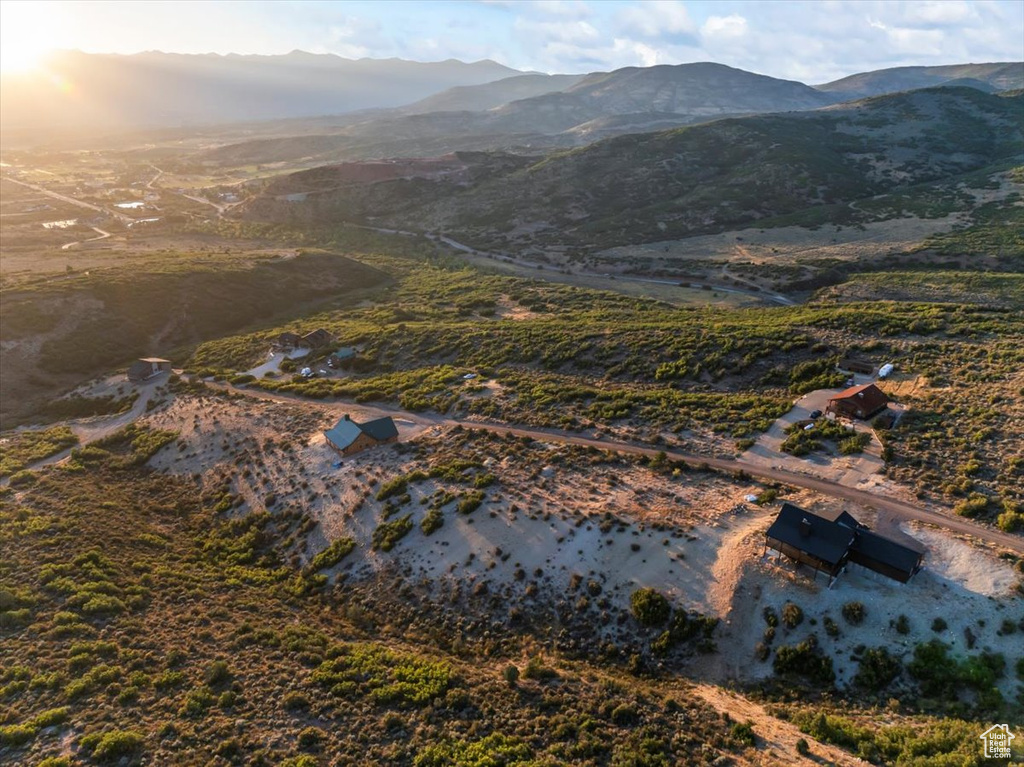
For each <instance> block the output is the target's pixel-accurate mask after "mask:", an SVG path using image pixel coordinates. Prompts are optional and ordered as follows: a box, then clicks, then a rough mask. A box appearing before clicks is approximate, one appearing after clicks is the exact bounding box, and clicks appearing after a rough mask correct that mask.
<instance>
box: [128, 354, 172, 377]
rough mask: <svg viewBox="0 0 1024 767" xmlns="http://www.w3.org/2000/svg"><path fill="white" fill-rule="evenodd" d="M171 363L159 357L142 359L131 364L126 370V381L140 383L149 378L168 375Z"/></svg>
mask: <svg viewBox="0 0 1024 767" xmlns="http://www.w3.org/2000/svg"><path fill="white" fill-rule="evenodd" d="M170 370H171V361H170V360H165V359H161V358H160V357H143V358H141V359H139V360H136V361H135V362H133V363H132V364H131V365H130V366H129V368H128V380H129V381H131V382H132V383H142V382H143V381H148V380H149V379H150V378H153V377H155V376H158V375H160V374H161V373H169V372H170Z"/></svg>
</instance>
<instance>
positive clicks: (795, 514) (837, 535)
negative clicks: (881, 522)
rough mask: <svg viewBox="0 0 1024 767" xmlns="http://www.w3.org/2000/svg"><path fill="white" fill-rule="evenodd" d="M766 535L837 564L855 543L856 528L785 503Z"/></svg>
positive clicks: (824, 560)
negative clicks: (854, 529)
mask: <svg viewBox="0 0 1024 767" xmlns="http://www.w3.org/2000/svg"><path fill="white" fill-rule="evenodd" d="M767 535H768V537H769V538H774V539H776V540H778V541H781V542H782V543H785V544H788V545H790V546H792V547H793V548H794V549H797V550H798V551H803V552H804V553H806V554H810V555H811V556H812V557H815V558H817V559H820V560H821V561H823V562H828V563H830V564H837V563H839V562H841V561H842V560H843V557H845V556H846V552H847V550H848V549H849V548H850V545H851V544H852V543H853V538H854V531H853V530H851V529H850V528H849V527H847V526H846V525H842V524H839V523H838V522H831V521H829V520H827V519H824V518H823V517H819V516H818V515H817V514H812V513H811V512H809V511H804V510H803V509H801V508H800V507H798V506H794V505H793V504H791V503H783V504H782V509H781V510H780V511H779V516H778V517H776V519H775V521H774V522H772V526H771V527H769V528H768V533H767Z"/></svg>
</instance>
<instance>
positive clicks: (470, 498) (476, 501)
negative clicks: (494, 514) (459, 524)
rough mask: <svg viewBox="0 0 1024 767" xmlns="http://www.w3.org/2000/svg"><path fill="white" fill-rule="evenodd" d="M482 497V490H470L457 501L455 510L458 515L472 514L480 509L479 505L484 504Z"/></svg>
mask: <svg viewBox="0 0 1024 767" xmlns="http://www.w3.org/2000/svg"><path fill="white" fill-rule="evenodd" d="M484 497H485V496H484V493H483V491H482V490H472V491H470V492H468V493H466V494H465V495H464V496H462V498H460V499H459V502H458V504H457V505H456V506H455V509H456V511H458V512H459V514H472V513H473V512H474V511H476V510H477V509H478V508H480V504H481V503H483V502H484Z"/></svg>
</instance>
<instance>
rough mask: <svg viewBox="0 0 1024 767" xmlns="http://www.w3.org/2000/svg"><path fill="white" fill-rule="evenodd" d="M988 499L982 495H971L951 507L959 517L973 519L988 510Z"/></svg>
mask: <svg viewBox="0 0 1024 767" xmlns="http://www.w3.org/2000/svg"><path fill="white" fill-rule="evenodd" d="M988 504H989V498H988V496H987V495H983V494H982V493H971V494H970V495H969V496H968V497H967V498H965V499H964V500H962V501H960V502H959V503H958V504H956V506H954V507H953V511H954V512H956V513H957V514H959V515H960V516H961V517H969V518H973V517H976V516H978V515H979V514H981V512H983V511H985V509H987V508H988Z"/></svg>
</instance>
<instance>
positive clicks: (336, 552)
mask: <svg viewBox="0 0 1024 767" xmlns="http://www.w3.org/2000/svg"><path fill="white" fill-rule="evenodd" d="M355 547H356V542H355V541H354V540H353V539H351V538H339V539H338V540H336V541H334V542H333V543H332V544H331V545H330V546H328V547H327V548H326V549H324V550H323V551H321V552H320V553H319V554H317V555H316V556H315V557H313V560H312V561H311V562H310V563H309V572H317V571H318V570H326V569H328V568H330V567H334V566H335V565H336V564H338V563H339V562H340V561H341V560H343V559H344V558H345V557H347V556H348V555H349V554H351V553H352V551H353V549H355Z"/></svg>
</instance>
